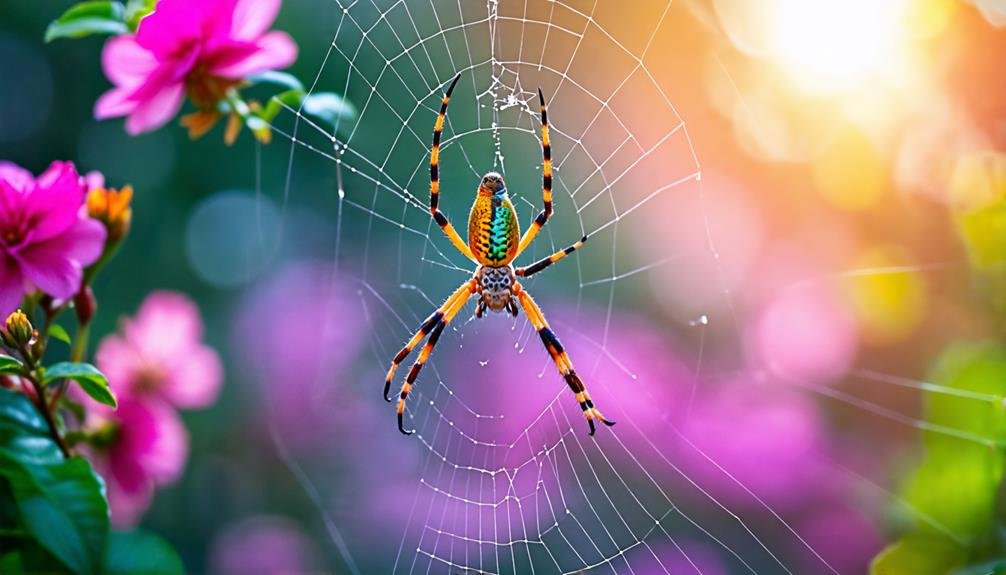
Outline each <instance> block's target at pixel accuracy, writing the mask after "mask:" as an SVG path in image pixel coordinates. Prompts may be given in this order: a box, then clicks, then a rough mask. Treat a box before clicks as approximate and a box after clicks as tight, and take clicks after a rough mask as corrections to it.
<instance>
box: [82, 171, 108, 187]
mask: <svg viewBox="0 0 1006 575" xmlns="http://www.w3.org/2000/svg"><path fill="white" fill-rule="evenodd" d="M84 185H85V187H86V188H87V191H89V192H90V191H91V190H96V189H99V188H104V187H105V175H104V174H102V173H101V172H99V171H97V170H91V171H90V172H88V173H86V174H84Z"/></svg>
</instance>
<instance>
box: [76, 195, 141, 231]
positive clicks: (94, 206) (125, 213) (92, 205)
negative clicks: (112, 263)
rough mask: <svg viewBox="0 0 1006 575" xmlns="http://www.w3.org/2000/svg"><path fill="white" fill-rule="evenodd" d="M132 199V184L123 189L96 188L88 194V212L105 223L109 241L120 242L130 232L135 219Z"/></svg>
mask: <svg viewBox="0 0 1006 575" xmlns="http://www.w3.org/2000/svg"><path fill="white" fill-rule="evenodd" d="M132 201H133V188H132V186H126V187H124V188H122V189H121V190H114V189H111V188H95V189H93V190H91V191H90V192H89V193H88V194H87V213H88V215H90V216H91V217H92V218H94V219H96V220H98V221H100V222H101V223H103V224H105V228H106V229H107V230H108V241H109V243H115V242H118V241H119V240H121V239H122V238H123V237H125V235H126V233H127V232H129V224H130V222H131V221H132V219H133V208H132V207H131V206H130V204H131V203H132Z"/></svg>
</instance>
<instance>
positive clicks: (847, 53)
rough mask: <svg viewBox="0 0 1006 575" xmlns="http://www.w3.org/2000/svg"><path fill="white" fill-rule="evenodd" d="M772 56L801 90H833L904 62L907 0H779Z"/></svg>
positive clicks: (774, 16)
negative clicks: (835, 0)
mask: <svg viewBox="0 0 1006 575" xmlns="http://www.w3.org/2000/svg"><path fill="white" fill-rule="evenodd" d="M772 11H773V12H772V16H771V18H770V23H771V27H772V34H771V36H770V37H771V38H772V53H773V55H774V57H775V58H776V59H777V60H778V61H779V62H780V64H781V65H782V66H783V68H784V69H785V71H786V73H787V74H788V75H789V76H791V78H792V79H793V81H794V82H795V83H797V84H798V85H799V86H800V87H801V88H805V89H808V90H811V91H815V92H834V91H841V90H846V89H851V88H855V87H857V86H859V85H860V84H862V83H863V82H864V81H865V80H868V79H870V78H871V77H876V76H879V75H884V74H887V73H891V72H897V69H898V66H899V65H900V64H901V60H902V58H901V54H900V51H901V49H902V40H903V37H904V32H903V29H904V21H905V13H906V2H905V0H880V1H874V0H847V1H845V2H833V1H831V0H775V2H774V4H773V7H772Z"/></svg>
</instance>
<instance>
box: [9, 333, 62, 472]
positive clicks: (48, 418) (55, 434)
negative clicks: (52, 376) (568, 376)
mask: <svg viewBox="0 0 1006 575" xmlns="http://www.w3.org/2000/svg"><path fill="white" fill-rule="evenodd" d="M20 351H21V356H22V357H24V361H25V364H26V367H27V368H28V369H27V371H26V372H25V373H22V374H21V377H22V378H24V379H27V380H28V381H30V382H31V385H32V388H34V389H35V395H36V396H37V397H38V405H37V406H36V407H38V410H39V411H41V412H42V417H43V418H44V419H45V423H46V425H47V426H49V434H50V435H52V439H53V441H55V442H56V445H57V446H58V447H59V450H60V452H61V453H62V454H63V457H66V458H68V459H69V457H70V455H71V454H70V448H69V447H67V446H66V441H64V440H63V436H62V435H60V433H59V427H58V426H57V425H56V418H54V417H53V415H52V414H53V410H52V409H51V407H52V406H53V405H55V404H56V402H55V401H53V402H52V404H50V403H49V402H47V401H46V400H45V388H44V387H42V384H41V383H39V381H38V379H37V378H36V377H35V374H36V373H38V371H37V370H38V364H37V363H36V362H35V356H34V355H32V353H31V350H29V349H28V346H27V345H23V346H21V350H20Z"/></svg>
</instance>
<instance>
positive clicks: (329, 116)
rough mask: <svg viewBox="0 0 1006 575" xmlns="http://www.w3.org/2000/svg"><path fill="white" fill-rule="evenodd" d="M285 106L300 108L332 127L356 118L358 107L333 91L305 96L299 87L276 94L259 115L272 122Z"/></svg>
mask: <svg viewBox="0 0 1006 575" xmlns="http://www.w3.org/2000/svg"><path fill="white" fill-rule="evenodd" d="M283 108H292V109H294V110H300V111H301V112H303V113H304V114H308V115H310V116H314V117H315V118H318V119H320V120H322V121H324V122H325V123H326V124H330V125H331V126H332V127H334V126H335V125H336V124H337V123H338V122H339V121H341V120H353V119H355V118H356V108H354V107H353V105H352V104H350V103H349V101H348V100H346V99H345V98H343V97H342V96H339V95H338V94H333V93H331V92H319V93H317V94H311V95H310V96H305V95H304V92H303V90H299V89H292V90H287V91H285V92H281V93H279V94H276V95H275V96H273V97H272V98H270V99H269V103H268V104H266V107H265V108H264V109H263V110H262V111H261V112H259V114H258V115H259V117H261V118H262V119H263V120H265V121H266V122H271V121H272V120H273V118H275V117H276V116H277V115H278V114H279V113H280V111H281V110H282V109H283Z"/></svg>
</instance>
